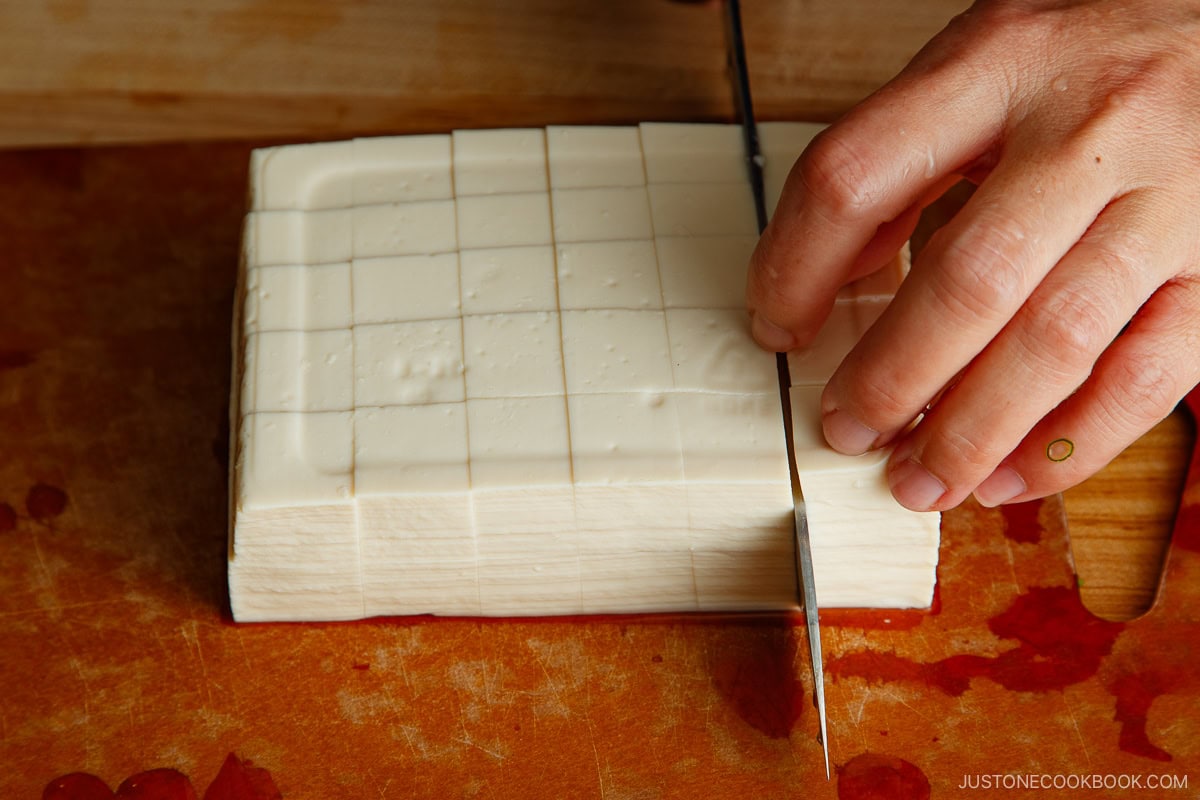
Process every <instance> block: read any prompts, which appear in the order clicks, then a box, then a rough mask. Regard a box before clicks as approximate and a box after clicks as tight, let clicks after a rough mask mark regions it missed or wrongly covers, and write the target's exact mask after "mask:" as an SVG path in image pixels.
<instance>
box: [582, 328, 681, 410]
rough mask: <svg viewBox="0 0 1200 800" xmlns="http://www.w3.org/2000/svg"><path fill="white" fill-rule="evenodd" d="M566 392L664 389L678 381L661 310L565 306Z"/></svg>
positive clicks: (583, 392)
mask: <svg viewBox="0 0 1200 800" xmlns="http://www.w3.org/2000/svg"><path fill="white" fill-rule="evenodd" d="M562 336H563V339H562V343H563V349H562V352H563V366H564V367H565V370H566V379H567V393H568V394H573V395H574V394H596V393H598V392H634V391H648V392H665V391H669V390H670V389H671V388H672V386H673V383H674V379H673V378H672V375H671V356H670V348H669V345H668V343H667V327H666V321H665V319H664V316H663V312H661V311H624V310H606V311H564V312H562Z"/></svg>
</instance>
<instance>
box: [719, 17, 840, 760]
mask: <svg viewBox="0 0 1200 800" xmlns="http://www.w3.org/2000/svg"><path fill="white" fill-rule="evenodd" d="M725 8H726V12H727V13H726V36H727V39H728V48H729V67H730V72H731V79H732V82H733V94H734V104H735V107H736V110H737V114H738V117H739V118H740V121H741V124H742V139H743V144H744V147H745V151H746V165H747V168H748V170H749V174H750V189H751V191H753V192H754V211H755V215H756V216H757V217H758V232H759V233H762V231H763V229H764V228H766V227H767V205H766V200H765V199H764V196H763V195H764V191H763V169H762V168H763V157H762V153H761V152H760V151H759V147H758V127H757V126H756V125H755V123H754V103H753V101H752V100H751V98H750V76H749V73H748V71H747V69H746V45H745V41H744V39H743V37H742V14H741V8H740V4H739V2H738V0H726V3H725ZM775 367H776V370H777V372H778V374H779V399H780V403H781V404H782V405H783V434H784V436H785V437H786V438H787V460H788V473H789V474H790V476H791V480H792V507H793V509H794V523H795V528H794V532H795V543H796V553H795V559H796V596H797V598H798V599H799V601H800V603H801V604H802V605H803V606H804V618H805V623H806V624H807V627H808V649H809V654H810V655H811V657H812V671H813V697H814V701H815V703H816V706H817V717H818V720H819V722H820V726H821V732H820V742H821V748H822V749H823V750H824V753H825V779H826V780H829V737H828V734H827V729H826V716H825V668H824V665H823V663H822V660H821V624H820V619H819V617H818V614H817V589H816V585H815V578H814V577H813V565H812V543H811V541H810V540H809V535H808V516H807V514H806V513H805V507H804V493H803V492H802V491H801V489H800V475H799V472H798V471H797V469H796V447H795V440H794V439H793V437H792V404H791V387H792V378H791V375H790V374H789V372H788V361H787V354H786V353H776V354H775Z"/></svg>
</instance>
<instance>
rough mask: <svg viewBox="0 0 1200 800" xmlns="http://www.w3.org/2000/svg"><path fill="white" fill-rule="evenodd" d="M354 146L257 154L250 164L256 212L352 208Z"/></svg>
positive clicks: (317, 146)
mask: <svg viewBox="0 0 1200 800" xmlns="http://www.w3.org/2000/svg"><path fill="white" fill-rule="evenodd" d="M353 165H354V142H319V143H317V144H302V145H287V146H283V147H270V148H264V149H260V150H255V151H254V153H253V155H252V157H251V161H250V170H251V173H252V174H253V175H254V176H255V179H254V180H253V181H251V184H250V186H251V192H250V208H251V210H253V211H282V210H288V209H299V210H319V209H327V208H348V207H349V206H350V205H351V198H352V197H353V194H352V185H351V184H352V178H353V175H354V170H353Z"/></svg>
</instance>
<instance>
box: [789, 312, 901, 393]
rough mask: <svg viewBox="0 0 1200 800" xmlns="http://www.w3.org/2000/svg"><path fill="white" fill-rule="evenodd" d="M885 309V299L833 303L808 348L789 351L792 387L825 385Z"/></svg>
mask: <svg viewBox="0 0 1200 800" xmlns="http://www.w3.org/2000/svg"><path fill="white" fill-rule="evenodd" d="M885 308H887V300H875V299H871V300H861V301H856V302H846V301H843V300H839V301H838V302H836V303H834V305H833V309H832V310H831V311H830V312H829V317H828V319H826V320H825V325H824V326H823V327H822V328H821V330H820V332H819V333H818V334H817V338H816V339H814V340H813V341H812V343H811V344H809V345H808V346H807V347H804V348H801V349H799V350H793V351H791V352H790V353H788V373H789V375H790V377H791V379H792V386H811V385H817V386H824V385H825V384H826V383H827V382H828V381H829V379H830V378H831V377H832V376H833V373H834V371H835V370H836V369H837V368H838V365H840V364H841V363H842V361H843V359H845V358H846V355H847V354H848V353H849V352H850V350H851V349H853V347H854V345H856V344H857V343H858V340H859V339H860V338H862V335H863V334H864V333H866V331H867V329H868V328H870V327H871V326H872V325H874V324H875V320H877V319H878V318H879V315H880V314H882V313H883V310H884V309H885Z"/></svg>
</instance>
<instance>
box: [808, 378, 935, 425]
mask: <svg viewBox="0 0 1200 800" xmlns="http://www.w3.org/2000/svg"><path fill="white" fill-rule="evenodd" d="M830 388H831V389H832V390H833V396H835V397H839V398H844V400H845V403H846V407H847V409H848V410H850V411H851V412H852V413H853V414H854V415H855V416H856V417H858V419H860V420H862V422H863V423H864V424H866V425H868V426H870V427H871V428H874V429H875V430H877V431H888V430H892V429H894V428H897V427H899V426H901V425H904V424H906V423H908V422H909V421H910V420H912V419H913V418H915V417H916V416H917V414H918V413H919V412H920V410H921V407H922V403H921V402H920V401H915V400H914V399H913V395H912V393H911V392H906V391H905V387H904V385H903V384H902V383H901V382H900V381H898V380H895V379H892V378H888V377H887V376H884V375H872V374H863V373H862V372H858V371H855V367H854V366H853V365H851V364H847V365H845V366H843V367H842V368H840V369H839V370H838V371H837V372H836V373H835V374H834V377H833V379H832V380H831V381H830Z"/></svg>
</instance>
